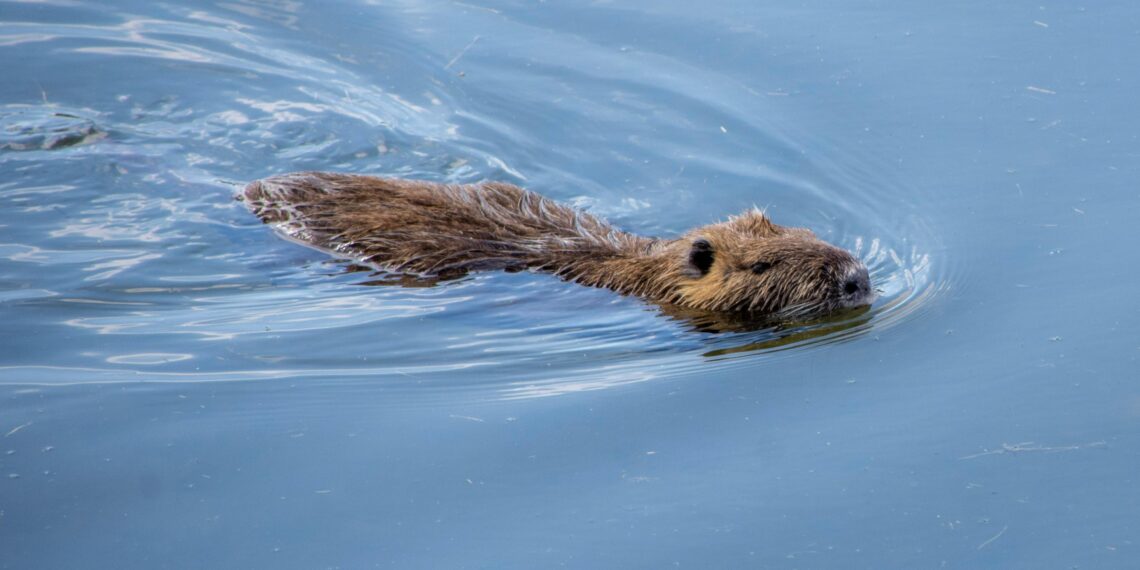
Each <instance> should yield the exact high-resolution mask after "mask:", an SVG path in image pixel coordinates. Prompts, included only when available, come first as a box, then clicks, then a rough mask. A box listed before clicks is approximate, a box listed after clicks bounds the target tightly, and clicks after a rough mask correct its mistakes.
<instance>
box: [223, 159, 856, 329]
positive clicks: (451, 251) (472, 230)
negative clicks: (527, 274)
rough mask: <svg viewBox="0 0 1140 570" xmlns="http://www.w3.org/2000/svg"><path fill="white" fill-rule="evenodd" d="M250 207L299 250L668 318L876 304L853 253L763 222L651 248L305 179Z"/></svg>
mask: <svg viewBox="0 0 1140 570" xmlns="http://www.w3.org/2000/svg"><path fill="white" fill-rule="evenodd" d="M244 199H245V201H246V203H247V204H248V205H249V206H250V208H251V209H252V210H253V211H254V213H255V214H257V216H258V217H260V218H261V219H262V220H263V221H265V222H266V223H273V224H277V225H278V227H279V229H280V230H281V231H283V232H285V233H286V234H288V235H290V236H291V237H293V238H294V239H298V240H301V241H304V242H306V243H310V244H312V245H315V246H318V247H321V248H325V249H329V250H332V251H335V252H338V253H341V254H345V255H349V256H352V257H356V258H359V259H361V260H362V261H365V262H367V263H370V264H372V265H375V266H377V267H381V268H384V269H387V270H390V271H394V272H399V273H407V274H414V275H419V276H428V277H454V276H458V275H463V274H465V273H467V272H470V271H476V270H489V269H506V270H522V269H531V270H536V271H547V272H551V273H554V274H556V275H558V276H560V277H562V278H563V279H566V280H569V281H574V282H578V283H582V284H585V285H591V286H598V287H606V288H609V289H613V290H614V291H617V292H619V293H622V294H628V295H638V296H641V297H644V298H647V299H649V300H651V301H654V302H657V303H662V304H674V305H679V306H682V307H689V308H693V309H698V310H707V311H731V312H746V313H752V314H764V315H778V316H787V317H794V316H806V315H812V314H819V313H826V312H830V311H834V310H837V309H841V308H847V307H858V306H864V305H868V304H870V302H871V301H872V300H873V298H874V293H873V292H872V290H871V285H870V279H869V277H868V274H867V269H866V267H864V266H863V264H862V263H861V262H860V261H859V260H858V259H856V258H855V257H853V256H852V255H851V254H850V253H848V252H846V251H844V250H842V249H839V248H836V247H834V246H832V245H830V244H827V243H825V242H823V241H820V240H819V239H817V238H816V237H815V235H814V234H812V233H811V232H810V231H808V230H805V229H801V228H786V227H783V226H779V225H776V224H774V223H772V222H771V221H770V220H769V219H768V218H767V217H766V216H765V215H764V214H763V213H761V212H759V211H756V210H752V211H749V212H745V213H744V214H742V215H740V216H737V217H734V218H730V219H729V220H728V221H726V222H722V223H719V224H712V225H709V226H705V227H702V228H697V229H695V230H692V231H690V232H688V233H686V234H685V235H684V236H682V237H680V238H676V239H656V238H647V237H641V236H637V235H634V234H630V233H627V232H623V231H620V230H618V229H616V228H614V227H613V226H612V225H610V224H609V223H608V222H606V221H605V220H602V219H600V218H597V217H595V216H592V215H590V214H588V213H585V212H582V211H579V210H576V209H574V208H570V207H568V206H565V205H563V204H559V203H557V202H554V201H552V200H549V199H546V198H544V197H542V196H540V195H538V194H535V193H533V192H529V191H527V190H523V189H521V188H519V187H517V186H514V185H511V184H505V183H499V182H486V183H481V184H472V185H448V184H439V183H434V182H425V181H417V180H401V179H394V178H378V177H372V176H361V175H351V174H336V173H327V172H299V173H293V174H286V175H282V176H275V177H272V178H267V179H264V180H259V181H256V182H253V183H251V184H249V185H248V186H247V187H246V189H245V192H244Z"/></svg>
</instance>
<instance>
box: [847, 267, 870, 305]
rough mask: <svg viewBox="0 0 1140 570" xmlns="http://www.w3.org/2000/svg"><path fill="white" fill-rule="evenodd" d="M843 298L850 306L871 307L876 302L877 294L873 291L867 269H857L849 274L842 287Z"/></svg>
mask: <svg viewBox="0 0 1140 570" xmlns="http://www.w3.org/2000/svg"><path fill="white" fill-rule="evenodd" d="M840 286H841V287H842V290H843V297H844V299H845V301H846V303H845V304H847V305H848V306H852V307H854V306H859V305H869V304H870V303H871V301H874V300H875V293H874V291H873V290H872V289H871V276H870V275H869V274H868V273H867V268H866V267H857V268H854V269H852V270H851V271H849V272H848V274H847V276H846V278H845V279H844V280H843V282H842V284H841V285H840Z"/></svg>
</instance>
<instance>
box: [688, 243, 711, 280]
mask: <svg viewBox="0 0 1140 570" xmlns="http://www.w3.org/2000/svg"><path fill="white" fill-rule="evenodd" d="M689 263H691V264H692V265H693V267H695V268H697V271H699V272H700V273H701V275H705V274H706V273H708V272H709V268H710V267H712V264H713V248H712V244H711V243H709V241H708V240H707V239H704V238H699V239H695V240H693V246H692V249H690V250H689Z"/></svg>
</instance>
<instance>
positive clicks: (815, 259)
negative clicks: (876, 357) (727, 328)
mask: <svg viewBox="0 0 1140 570" xmlns="http://www.w3.org/2000/svg"><path fill="white" fill-rule="evenodd" d="M674 248H676V249H674V251H676V252H677V253H678V254H680V255H683V256H685V258H684V260H683V262H682V263H683V274H684V275H685V277H686V279H685V280H684V282H683V283H682V285H681V286H680V288H679V290H678V293H679V297H680V301H681V303H682V304H684V305H687V306H690V307H695V308H700V309H705V310H711V311H733V312H743V313H763V314H766V315H772V316H775V317H780V318H796V317H803V316H808V315H818V314H823V313H830V312H833V311H836V310H840V309H846V308H854V307H863V306H867V305H870V304H871V302H872V301H874V299H875V294H874V291H873V290H872V289H871V279H870V276H869V275H868V273H867V267H866V266H864V265H863V263H862V262H861V261H859V260H858V259H857V258H856V257H855V256H853V255H851V254H850V253H848V252H846V251H844V250H842V249H840V248H838V247H835V246H833V245H831V244H828V243H826V242H824V241H822V240H820V239H819V238H817V237H815V234H813V233H812V232H811V231H810V230H807V229H803V228H787V227H783V226H779V225H776V224H774V223H772V222H771V221H770V220H769V219H768V218H767V217H766V216H765V215H764V214H763V213H762V212H760V211H758V210H753V211H750V212H747V213H745V214H743V215H741V216H738V217H734V218H731V219H729V220H728V221H727V222H722V223H719V224H713V225H710V226H705V227H702V228H697V229H696V230H693V231H691V232H689V233H688V234H686V235H685V236H684V237H683V238H681V239H680V240H678V241H677V242H676V243H675V244H674Z"/></svg>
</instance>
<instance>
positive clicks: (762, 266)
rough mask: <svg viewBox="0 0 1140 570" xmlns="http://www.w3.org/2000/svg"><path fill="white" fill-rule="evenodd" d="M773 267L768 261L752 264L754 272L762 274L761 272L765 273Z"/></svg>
mask: <svg viewBox="0 0 1140 570" xmlns="http://www.w3.org/2000/svg"><path fill="white" fill-rule="evenodd" d="M771 268H772V264H771V263H768V262H767V261H757V262H756V263H753V264H752V272H753V273H755V274H757V275H760V274H761V273H764V272H765V271H768V270H769V269H771Z"/></svg>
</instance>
